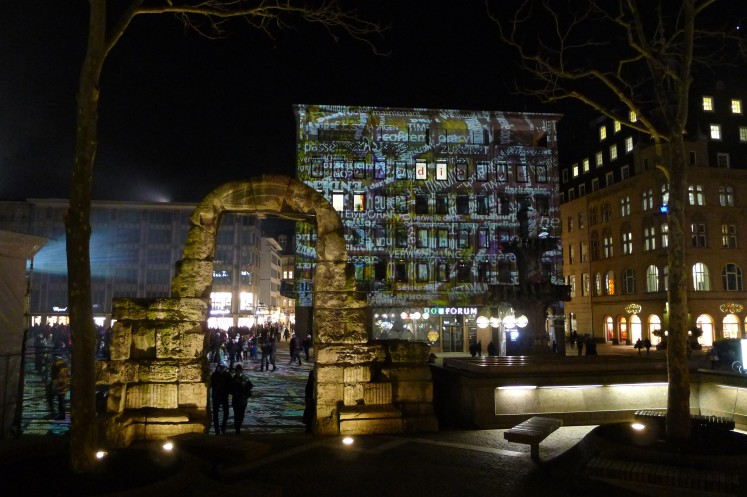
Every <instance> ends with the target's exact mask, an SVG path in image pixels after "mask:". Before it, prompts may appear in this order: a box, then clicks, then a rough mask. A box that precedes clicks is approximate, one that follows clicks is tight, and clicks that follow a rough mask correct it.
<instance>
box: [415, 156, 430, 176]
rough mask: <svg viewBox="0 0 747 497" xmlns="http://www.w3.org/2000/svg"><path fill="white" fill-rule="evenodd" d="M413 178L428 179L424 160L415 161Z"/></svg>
mask: <svg viewBox="0 0 747 497" xmlns="http://www.w3.org/2000/svg"><path fill="white" fill-rule="evenodd" d="M415 179H428V165H427V164H426V162H425V161H421V160H418V161H415Z"/></svg>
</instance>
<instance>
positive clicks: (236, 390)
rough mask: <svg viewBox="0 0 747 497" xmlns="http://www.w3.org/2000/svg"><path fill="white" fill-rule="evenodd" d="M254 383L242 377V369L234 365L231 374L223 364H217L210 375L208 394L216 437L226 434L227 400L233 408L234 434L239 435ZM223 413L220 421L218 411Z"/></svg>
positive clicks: (239, 365) (238, 365)
mask: <svg viewBox="0 0 747 497" xmlns="http://www.w3.org/2000/svg"><path fill="white" fill-rule="evenodd" d="M253 388H254V383H252V380H250V379H249V378H248V377H247V376H245V375H244V368H243V367H242V366H241V364H236V366H234V368H233V374H231V372H230V371H229V370H228V369H227V368H226V364H225V363H221V364H218V366H217V367H216V368H215V371H214V372H213V374H212V375H210V392H211V398H212V401H213V402H212V408H213V427H214V428H215V433H216V435H221V434H222V435H225V434H226V425H227V424H228V400H229V397H230V399H231V407H233V428H234V430H236V434H237V435H238V434H240V433H241V425H242V424H243V423H244V415H245V414H246V405H247V403H248V402H249V398H250V397H251V396H252V389H253ZM221 410H222V411H223V417H222V419H221V416H220V414H221V413H220V411H221Z"/></svg>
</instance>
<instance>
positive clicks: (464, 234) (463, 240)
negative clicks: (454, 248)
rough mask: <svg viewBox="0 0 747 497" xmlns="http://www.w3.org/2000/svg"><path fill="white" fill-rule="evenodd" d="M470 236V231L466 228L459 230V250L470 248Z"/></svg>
mask: <svg viewBox="0 0 747 497" xmlns="http://www.w3.org/2000/svg"><path fill="white" fill-rule="evenodd" d="M469 236H470V232H469V229H467V228H465V229H460V230H459V248H467V247H469Z"/></svg>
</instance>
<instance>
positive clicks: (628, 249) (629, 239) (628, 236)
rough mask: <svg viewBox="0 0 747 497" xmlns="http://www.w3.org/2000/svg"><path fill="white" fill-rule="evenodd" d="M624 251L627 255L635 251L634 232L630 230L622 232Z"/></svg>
mask: <svg viewBox="0 0 747 497" xmlns="http://www.w3.org/2000/svg"><path fill="white" fill-rule="evenodd" d="M622 253H623V254H625V255H630V254H632V253H633V233H631V232H630V231H623V232H622Z"/></svg>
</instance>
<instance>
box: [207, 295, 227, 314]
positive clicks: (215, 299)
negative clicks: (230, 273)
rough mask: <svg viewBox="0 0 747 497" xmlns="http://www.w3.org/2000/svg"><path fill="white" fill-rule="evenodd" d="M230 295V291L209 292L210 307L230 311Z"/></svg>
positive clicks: (215, 309)
mask: <svg viewBox="0 0 747 497" xmlns="http://www.w3.org/2000/svg"><path fill="white" fill-rule="evenodd" d="M231 296H232V293H231V292H211V293H210V309H212V310H214V311H230V310H231Z"/></svg>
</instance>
